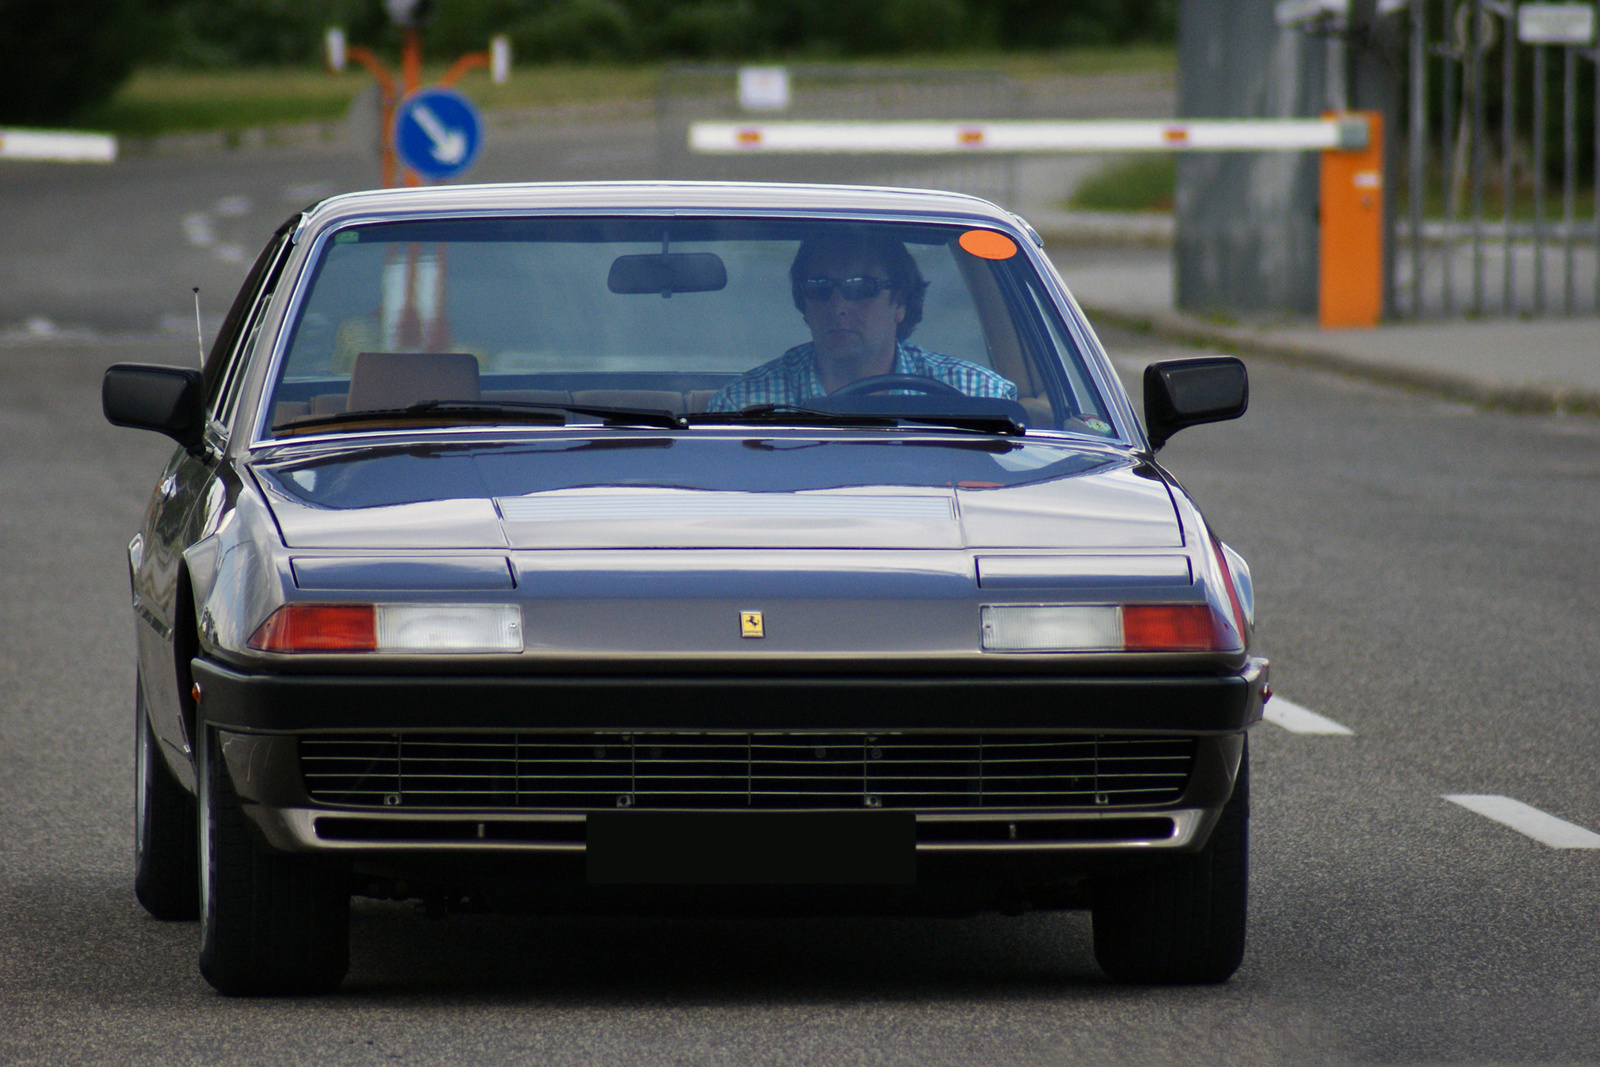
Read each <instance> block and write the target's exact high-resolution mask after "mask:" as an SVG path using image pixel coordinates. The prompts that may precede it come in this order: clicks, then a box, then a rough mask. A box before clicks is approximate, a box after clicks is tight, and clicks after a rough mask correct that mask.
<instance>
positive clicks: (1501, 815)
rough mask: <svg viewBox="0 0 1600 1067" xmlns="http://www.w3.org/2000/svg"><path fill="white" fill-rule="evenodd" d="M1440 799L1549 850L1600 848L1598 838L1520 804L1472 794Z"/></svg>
mask: <svg viewBox="0 0 1600 1067" xmlns="http://www.w3.org/2000/svg"><path fill="white" fill-rule="evenodd" d="M1444 799H1446V800H1448V801H1450V802H1451V803H1452V804H1460V805H1461V806H1462V807H1463V808H1466V809H1467V810H1468V811H1475V812H1477V813H1478V814H1479V815H1482V816H1483V817H1484V818H1486V819H1493V820H1494V821H1495V822H1497V823H1500V824H1501V825H1503V826H1509V827H1511V828H1512V829H1513V830H1515V831H1517V832H1518V833H1521V834H1526V835H1528V836H1529V837H1531V838H1533V839H1534V840H1535V841H1538V842H1540V843H1542V844H1546V845H1549V846H1550V847H1551V848H1600V834H1597V833H1595V832H1594V831H1592V830H1585V829H1584V828H1583V827H1581V826H1578V825H1577V824H1575V823H1570V822H1567V821H1566V820H1565V819H1558V818H1556V817H1555V816H1554V815H1546V814H1545V813H1544V812H1542V811H1540V810H1539V809H1538V808H1533V807H1529V806H1528V805H1526V804H1524V803H1523V802H1522V801H1520V800H1512V799H1511V798H1510V797H1502V796H1496V795H1481V794H1475V793H1446V794H1444Z"/></svg>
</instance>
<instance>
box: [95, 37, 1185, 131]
mask: <svg viewBox="0 0 1600 1067" xmlns="http://www.w3.org/2000/svg"><path fill="white" fill-rule="evenodd" d="M386 58H387V60H388V61H389V62H390V65H391V69H393V68H397V67H398V63H396V62H395V61H394V57H386ZM809 61H810V60H808V59H805V58H798V59H795V60H793V62H795V63H797V64H800V63H805V62H809ZM862 62H863V65H867V66H880V67H882V66H887V67H903V68H907V69H918V70H972V71H987V72H992V73H996V74H1002V75H1005V76H1007V77H1010V78H1013V79H1015V80H1017V81H1019V82H1022V83H1024V84H1028V83H1035V84H1038V83H1043V82H1047V81H1049V80H1050V79H1053V78H1060V77H1070V76H1074V75H1097V74H1108V73H1113V72H1121V73H1168V72H1171V71H1173V70H1175V69H1176V66H1177V56H1176V52H1175V51H1174V50H1173V49H1172V48H1170V47H1160V46H1148V45H1143V46H1135V47H1128V48H1079V49H1065V50H1060V51H1053V52H1029V53H1015V52H971V53H933V54H924V55H911V56H894V57H889V58H886V59H882V60H864V61H862ZM667 65H668V64H666V63H659V62H658V63H635V64H605V63H540V64H536V65H535V64H527V65H522V66H518V67H516V68H514V69H513V71H512V74H511V80H510V81H509V82H508V83H507V84H506V85H495V84H493V83H492V82H491V81H490V80H489V76H488V74H487V73H486V72H484V71H482V70H478V71H474V72H472V73H471V74H468V75H467V76H466V77H465V78H463V79H462V80H461V82H460V83H459V86H458V88H460V89H461V90H462V92H464V93H466V95H467V96H469V97H471V98H472V100H473V102H474V103H476V104H477V105H478V106H479V107H481V108H483V109H484V110H488V111H499V110H514V109H519V108H539V107H554V106H560V105H566V104H591V103H608V102H618V101H648V100H653V99H654V98H655V95H656V91H657V88H658V86H659V84H660V81H661V73H662V71H663V70H664V69H665V68H666V66H667ZM445 67H446V65H445V64H443V63H439V64H433V65H429V66H428V67H427V68H426V69H425V71H424V74H423V82H424V84H432V83H433V82H435V81H436V80H437V79H438V78H439V77H440V75H442V74H443V73H444V71H445ZM370 81H371V79H370V78H369V77H368V76H367V74H366V73H365V72H364V71H363V70H361V69H360V68H359V67H356V66H354V65H352V66H351V67H350V68H349V69H347V70H346V71H345V72H344V73H343V74H340V75H334V74H329V73H328V72H327V71H325V70H323V69H321V68H320V67H315V68H306V67H299V68H295V67H290V68H251V69H241V70H181V69H170V68H146V69H142V70H138V71H136V72H134V74H133V76H132V77H131V78H129V79H128V81H127V82H126V83H125V84H124V85H123V86H122V88H121V89H120V90H118V92H117V94H116V95H115V96H114V97H112V99H111V100H110V101H108V102H107V103H105V104H102V105H100V106H98V107H96V108H93V109H91V110H89V111H87V112H85V113H84V114H83V115H81V116H80V117H79V119H78V121H76V122H74V123H73V126H74V128H77V129H93V130H104V131H107V132H110V133H116V134H122V135H124V136H138V137H150V136H156V135H159V134H163V133H181V132H193V131H205V130H224V131H228V130H244V129H249V128H252V127H258V126H273V125H278V124H284V123H302V122H330V121H333V120H336V119H339V118H341V117H342V116H343V115H344V114H345V112H346V111H347V110H348V108H349V107H350V102H351V101H352V100H353V99H354V98H355V95H356V94H357V93H358V92H359V91H360V90H361V89H362V88H364V87H365V86H367V85H368V84H370Z"/></svg>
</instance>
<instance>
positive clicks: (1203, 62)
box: [1173, 0, 1337, 315]
mask: <svg viewBox="0 0 1600 1067" xmlns="http://www.w3.org/2000/svg"><path fill="white" fill-rule="evenodd" d="M1274 6H1275V5H1274V0H1179V5H1178V114H1179V115H1180V117H1183V118H1197V119H1198V118H1312V117H1315V116H1317V115H1320V114H1321V113H1322V112H1323V111H1324V110H1326V109H1327V105H1328V100H1327V99H1326V97H1327V93H1328V91H1329V78H1328V65H1327V64H1328V48H1327V44H1326V42H1325V41H1324V40H1323V39H1322V38H1318V37H1313V36H1311V35H1309V34H1306V33H1303V32H1300V31H1298V30H1292V29H1284V30H1281V29H1279V28H1278V25H1277V23H1276V21H1275V20H1274V19H1273V8H1274ZM1336 80H1337V79H1336ZM1317 176H1318V160H1317V155H1316V153H1314V152H1254V153H1252V152H1209V153H1203V152H1186V153H1180V154H1179V156H1178V188H1177V203H1176V206H1175V210H1174V222H1175V230H1176V234H1175V238H1174V248H1173V264H1174V270H1175V272H1176V285H1175V292H1176V297H1177V304H1178V307H1180V308H1182V309H1184V310H1186V311H1194V312H1199V313H1212V312H1222V313H1234V312H1244V313H1251V312H1273V311H1279V312H1293V313H1297V314H1303V315H1315V314H1316V312H1317V188H1318V181H1317Z"/></svg>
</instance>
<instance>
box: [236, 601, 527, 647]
mask: <svg viewBox="0 0 1600 1067" xmlns="http://www.w3.org/2000/svg"><path fill="white" fill-rule="evenodd" d="M248 643H249V645H250V647H251V648H253V649H256V650H257V651H260V652H388V653H430V652H443V653H450V652H456V653H461V652H521V651H522V609H521V608H519V607H518V606H517V605H515V604H285V605H284V606H283V607H281V608H279V609H278V610H277V611H274V612H273V613H272V614H271V615H270V616H269V617H268V618H267V621H266V622H264V623H262V624H261V625H260V626H259V627H258V628H257V629H256V632H255V633H254V634H252V635H251V637H250V641H249V642H248Z"/></svg>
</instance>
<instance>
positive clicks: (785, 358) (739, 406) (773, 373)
mask: <svg viewBox="0 0 1600 1067" xmlns="http://www.w3.org/2000/svg"><path fill="white" fill-rule="evenodd" d="M894 373H895V374H911V375H915V376H917V377H919V378H932V379H934V380H935V381H940V382H944V383H945V384H946V385H953V386H955V387H956V388H957V389H959V390H961V391H962V392H963V393H965V394H966V395H967V396H977V397H988V398H990V399H994V400H1015V399H1016V398H1017V387H1016V386H1015V385H1013V384H1012V383H1011V381H1010V379H1007V378H1002V377H1001V376H1000V375H998V374H996V373H995V372H994V371H992V370H989V369H988V368H986V367H980V366H978V365H977V364H976V363H969V362H967V361H966V360H964V359H956V358H955V357H953V356H941V355H940V354H939V353H937V352H929V351H928V350H927V349H925V348H923V347H921V346H920V345H914V344H912V343H911V342H910V341H899V342H897V343H896V344H895V351H894ZM827 392H828V391H827V390H826V389H824V388H823V387H822V379H821V377H819V376H818V374H817V357H816V350H815V348H814V346H813V345H812V343H811V342H810V341H807V342H806V343H805V344H803V345H795V346H794V347H793V348H791V349H789V351H787V352H785V353H784V354H783V355H781V356H779V357H778V358H777V359H775V360H773V361H772V362H771V363H763V364H762V365H761V366H759V367H757V368H755V369H754V370H752V371H749V372H747V373H745V374H743V375H741V376H739V377H738V378H736V379H734V380H733V381H731V382H729V383H728V384H727V385H725V386H723V387H722V389H721V390H720V391H719V392H718V393H717V395H716V396H714V397H712V398H711V402H710V403H709V404H707V405H706V410H707V411H743V410H744V409H745V408H748V407H753V406H754V405H757V404H804V403H805V402H806V401H807V400H809V399H811V398H812V397H816V396H826V395H827ZM893 392H900V393H910V392H912V390H909V389H897V390H893Z"/></svg>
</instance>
